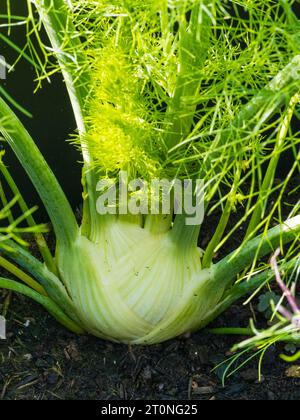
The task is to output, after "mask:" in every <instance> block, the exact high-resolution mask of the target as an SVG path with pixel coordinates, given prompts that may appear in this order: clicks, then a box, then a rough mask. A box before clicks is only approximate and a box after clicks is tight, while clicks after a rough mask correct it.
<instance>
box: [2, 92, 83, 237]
mask: <svg viewBox="0 0 300 420" xmlns="http://www.w3.org/2000/svg"><path fill="white" fill-rule="evenodd" d="M0 120H1V124H0V132H1V133H2V135H3V137H4V138H5V140H6V141H7V142H8V144H9V145H10V147H11V148H12V150H13V151H14V153H15V154H16V156H17V158H18V159H19V161H20V163H21V165H22V166H23V168H24V170H25V171H26V172H27V174H28V176H29V178H30V179H31V181H32V183H33V185H34V187H35V188H36V190H37V192H38V193H39V196H40V198H41V200H42V202H43V204H44V206H45V207H46V210H47V212H48V215H49V217H50V219H51V222H52V224H53V227H54V230H55V234H56V237H57V240H58V243H60V244H70V243H71V242H72V241H74V240H75V238H76V236H77V234H78V226H77V222H76V219H75V216H74V213H73V211H72V208H71V206H70V204H69V202H68V200H67V198H66V196H65V194H64V192H63V191H62V189H61V187H60V185H59V183H58V181H57V179H56V178H55V176H54V174H53V172H52V171H51V169H50V168H49V166H48V164H47V163H46V161H45V159H44V158H43V156H42V154H41V153H40V151H39V149H38V148H37V146H36V144H35V143H34V141H33V140H32V138H31V137H30V135H29V134H28V132H27V131H26V129H25V128H24V126H23V124H22V123H21V122H20V120H19V119H18V118H17V116H16V115H15V114H14V113H13V111H12V110H11V109H10V108H9V106H8V105H7V104H6V103H5V102H4V100H3V99H2V98H0Z"/></svg>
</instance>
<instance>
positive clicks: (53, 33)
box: [29, 0, 98, 234]
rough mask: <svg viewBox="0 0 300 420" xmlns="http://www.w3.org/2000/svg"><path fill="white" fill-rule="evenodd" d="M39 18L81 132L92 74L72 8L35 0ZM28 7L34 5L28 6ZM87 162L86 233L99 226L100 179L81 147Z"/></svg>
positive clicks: (62, 3) (56, 0)
mask: <svg viewBox="0 0 300 420" xmlns="http://www.w3.org/2000/svg"><path fill="white" fill-rule="evenodd" d="M33 3H34V5H35V7H36V8H37V10H38V13H39V15H40V19H41V21H42V23H43V25H44V27H45V30H46V32H47V35H48V37H49V40H50V42H51V45H52V48H53V50H54V51H55V54H56V57H57V60H58V63H59V66H60V69H61V72H62V74H63V77H64V80H65V83H66V87H67V90H68V93H69V97H70V100H71V104H72V108H73V112H74V116H75V119H76V124H77V128H78V130H79V134H80V135H81V136H83V135H84V134H85V132H86V126H85V121H84V110H85V103H86V99H87V97H88V96H89V94H90V91H89V86H90V75H89V73H88V70H89V69H87V68H86V66H85V61H86V60H85V57H84V56H83V55H82V54H81V49H82V45H81V41H80V36H79V34H78V33H77V31H76V29H75V28H74V25H73V23H72V17H71V11H70V7H69V5H68V2H66V1H65V0H35V1H34V2H33ZM29 7H31V6H30V5H29ZM82 155H83V159H84V162H85V167H84V169H83V171H84V172H83V186H84V190H85V192H84V197H85V203H84V218H83V227H82V229H83V232H84V233H86V234H90V232H92V231H93V230H94V229H96V228H97V226H94V225H97V220H98V217H97V212H96V200H97V196H96V184H97V179H96V176H95V173H94V171H93V170H92V169H91V167H92V158H91V156H90V153H89V150H88V149H87V147H86V146H85V147H82Z"/></svg>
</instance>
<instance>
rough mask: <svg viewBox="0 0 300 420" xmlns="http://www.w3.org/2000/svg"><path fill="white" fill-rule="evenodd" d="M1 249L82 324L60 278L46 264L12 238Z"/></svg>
mask: <svg viewBox="0 0 300 420" xmlns="http://www.w3.org/2000/svg"><path fill="white" fill-rule="evenodd" d="M5 244H6V247H5V248H4V247H3V249H2V250H1V251H2V253H3V254H5V255H6V257H7V258H8V259H10V260H12V261H14V263H17V264H18V265H19V266H20V267H22V268H23V269H24V270H26V271H27V272H28V273H30V274H31V275H32V276H33V277H34V278H35V279H36V280H37V281H38V282H39V283H40V284H41V285H42V286H43V288H44V289H45V290H46V292H47V294H48V296H49V297H50V298H51V299H53V301H55V302H56V304H57V305H59V306H60V307H61V308H62V309H63V310H64V311H65V312H66V313H67V314H68V315H69V316H70V317H71V318H72V319H73V320H74V321H75V322H76V323H77V324H80V321H79V318H78V316H77V311H76V308H75V306H74V304H73V302H72V300H71V299H70V297H69V295H68V293H67V291H66V289H65V287H64V286H63V284H62V283H61V281H60V279H59V278H58V277H56V276H55V275H54V274H53V273H51V272H50V271H49V270H48V269H47V268H46V267H45V265H44V264H42V263H41V262H40V261H38V260H37V259H36V258H34V257H33V256H32V255H31V254H30V253H29V252H28V251H27V250H26V249H24V248H22V247H21V246H19V245H17V244H16V243H14V242H13V241H11V240H6V241H5Z"/></svg>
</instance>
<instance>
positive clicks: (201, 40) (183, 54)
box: [166, 0, 212, 150]
mask: <svg viewBox="0 0 300 420" xmlns="http://www.w3.org/2000/svg"><path fill="white" fill-rule="evenodd" d="M183 3H184V2H183ZM211 3H212V1H211V0H200V1H199V2H197V4H196V5H195V6H194V7H193V9H192V12H191V18H190V23H189V24H188V23H187V19H186V14H185V12H184V13H182V16H181V21H180V22H179V25H180V30H179V38H180V46H179V55H180V71H179V73H178V76H177V81H176V87H175V92H174V95H173V97H172V99H171V101H170V105H169V108H168V110H167V117H166V122H167V124H168V125H169V129H168V131H169V133H168V134H167V136H166V145H167V148H168V150H170V149H172V148H173V147H174V146H176V144H178V143H179V142H180V141H181V140H182V139H184V137H186V136H187V135H188V134H189V132H190V130H191V126H192V124H193V120H194V115H195V111H196V107H197V105H196V102H197V101H195V100H194V99H195V96H196V95H197V94H198V92H199V89H200V82H199V77H197V73H198V72H200V71H201V69H202V68H203V66H204V64H205V60H206V59H207V54H208V50H209V47H210V35H211V31H212V25H211V23H212V22H211V17H210V16H208V14H207V13H206V11H205V10H204V6H206V7H207V6H209V4H211ZM183 9H184V10H185V5H184V4H183ZM200 16H201V19H202V21H201V22H199V18H200Z"/></svg>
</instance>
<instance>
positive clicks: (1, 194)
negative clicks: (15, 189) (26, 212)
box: [0, 182, 14, 225]
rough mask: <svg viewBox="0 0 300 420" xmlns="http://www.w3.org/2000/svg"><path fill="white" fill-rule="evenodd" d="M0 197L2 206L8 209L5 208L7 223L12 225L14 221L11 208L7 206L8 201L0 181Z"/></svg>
mask: <svg viewBox="0 0 300 420" xmlns="http://www.w3.org/2000/svg"><path fill="white" fill-rule="evenodd" d="M0 199H1V203H2V206H3V208H7V209H8V210H7V220H8V223H9V224H10V225H12V224H13V223H14V218H13V215H12V212H11V209H10V208H9V203H8V200H7V198H6V195H5V192H4V189H3V185H2V182H0Z"/></svg>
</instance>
